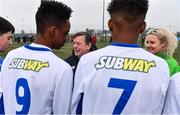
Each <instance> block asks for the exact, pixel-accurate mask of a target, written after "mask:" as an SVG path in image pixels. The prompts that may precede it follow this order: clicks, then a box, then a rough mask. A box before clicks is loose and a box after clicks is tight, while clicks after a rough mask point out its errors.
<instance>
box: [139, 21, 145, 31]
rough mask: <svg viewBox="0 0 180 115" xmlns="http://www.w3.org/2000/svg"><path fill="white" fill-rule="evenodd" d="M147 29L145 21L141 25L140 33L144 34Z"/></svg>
mask: <svg viewBox="0 0 180 115" xmlns="http://www.w3.org/2000/svg"><path fill="white" fill-rule="evenodd" d="M145 29H146V22H145V21H144V22H143V24H142V25H141V28H140V33H143V32H144V30H145Z"/></svg>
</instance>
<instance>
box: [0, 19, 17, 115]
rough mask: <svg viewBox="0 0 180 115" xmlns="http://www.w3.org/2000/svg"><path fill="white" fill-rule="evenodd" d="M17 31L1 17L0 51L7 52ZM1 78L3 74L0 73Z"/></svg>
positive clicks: (0, 100) (1, 111) (0, 106)
mask: <svg viewBox="0 0 180 115" xmlns="http://www.w3.org/2000/svg"><path fill="white" fill-rule="evenodd" d="M14 31H15V28H14V26H13V25H12V24H11V23H10V22H9V21H8V20H6V19H4V18H3V17H0V52H5V51H7V49H8V48H9V46H10V45H11V44H12V36H13V33H14ZM3 60H4V59H3V58H2V57H1V56H0V74H1V65H2V63H3ZM0 78H1V75H0ZM1 83H2V81H1V79H0V114H4V105H3V95H2V93H3V91H2V86H1Z"/></svg>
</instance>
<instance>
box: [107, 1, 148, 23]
mask: <svg viewBox="0 0 180 115" xmlns="http://www.w3.org/2000/svg"><path fill="white" fill-rule="evenodd" d="M147 10H148V0H112V1H111V2H110V4H109V6H108V8H107V11H108V12H109V14H110V16H111V18H113V17H114V19H116V18H117V16H119V17H121V19H123V21H125V22H127V23H129V22H132V23H134V22H136V21H142V20H143V21H144V19H145V16H146V13H147Z"/></svg>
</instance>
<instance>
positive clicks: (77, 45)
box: [73, 35, 91, 57]
mask: <svg viewBox="0 0 180 115" xmlns="http://www.w3.org/2000/svg"><path fill="white" fill-rule="evenodd" d="M90 47H91V43H88V44H86V42H85V36H84V35H81V36H77V37H75V38H74V39H73V48H74V53H75V55H76V56H77V57H81V56H82V55H84V54H86V53H88V52H89V50H90Z"/></svg>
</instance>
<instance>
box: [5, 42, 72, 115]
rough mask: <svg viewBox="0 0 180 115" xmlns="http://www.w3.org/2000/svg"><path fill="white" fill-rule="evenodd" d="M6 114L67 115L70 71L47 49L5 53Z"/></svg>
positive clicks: (25, 48)
mask: <svg viewBox="0 0 180 115" xmlns="http://www.w3.org/2000/svg"><path fill="white" fill-rule="evenodd" d="M2 78H3V82H2V86H3V96H4V106H5V113H6V114H16V113H17V114H20V113H21V114H50V113H54V114H68V113H70V103H71V96H72V79H73V72H72V69H71V67H70V66H69V65H68V64H67V63H66V62H64V61H63V60H62V59H60V58H58V57H57V56H56V55H54V54H53V53H52V51H51V49H50V48H48V47H46V46H43V45H38V44H34V43H33V44H31V45H26V46H23V47H20V48H18V49H15V50H13V51H11V52H10V53H8V55H7V56H6V58H5V60H4V62H3V65H2Z"/></svg>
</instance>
